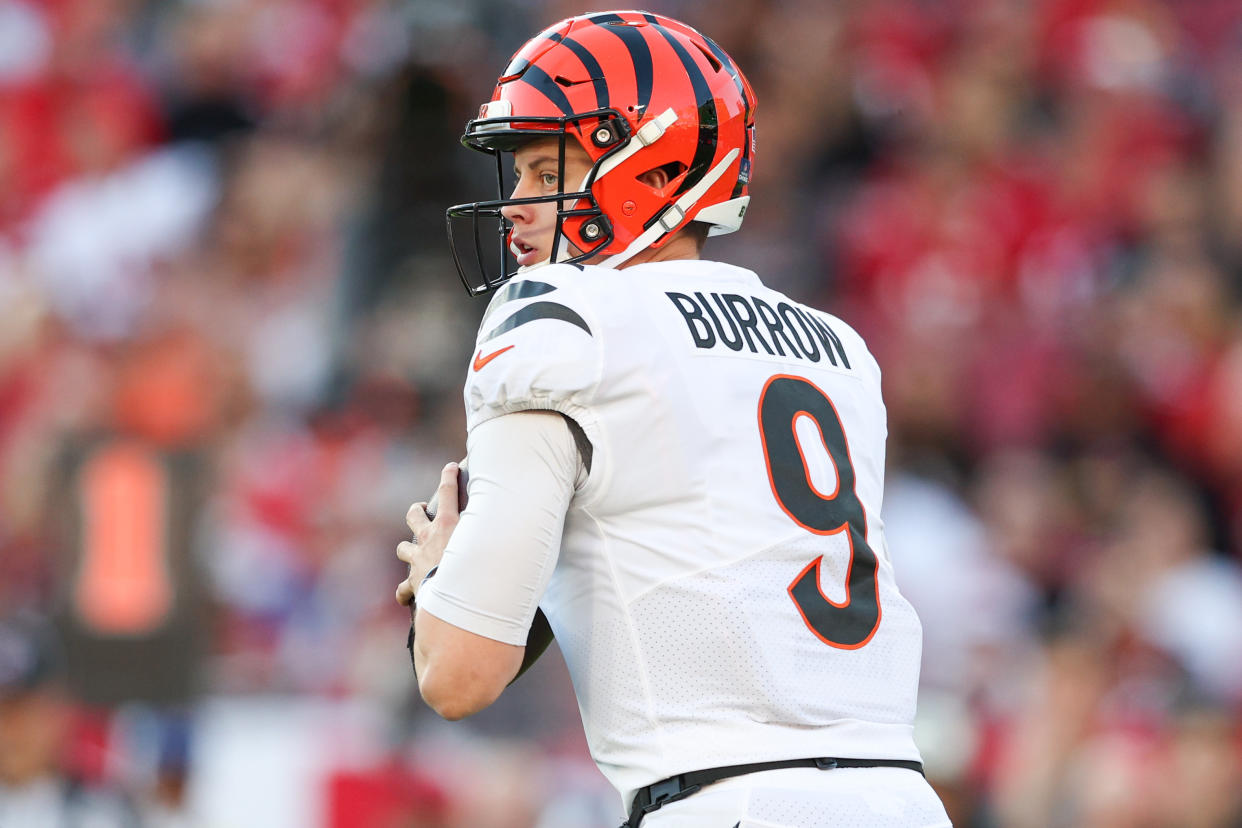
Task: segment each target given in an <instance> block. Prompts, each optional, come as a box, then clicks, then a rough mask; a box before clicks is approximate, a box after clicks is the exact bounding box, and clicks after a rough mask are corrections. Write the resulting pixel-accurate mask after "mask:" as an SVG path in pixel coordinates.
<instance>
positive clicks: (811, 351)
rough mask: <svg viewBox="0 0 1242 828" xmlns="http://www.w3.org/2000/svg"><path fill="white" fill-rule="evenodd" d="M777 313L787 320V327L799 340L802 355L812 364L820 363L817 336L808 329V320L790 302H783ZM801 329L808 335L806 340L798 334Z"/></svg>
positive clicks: (777, 308) (777, 307)
mask: <svg viewBox="0 0 1242 828" xmlns="http://www.w3.org/2000/svg"><path fill="white" fill-rule="evenodd" d="M776 312H777V313H779V314H780V315H781V319H783V320H785V327H786V328H787V329H789V331H790V332H791V333H792V334H793V336H794V339H796V340H798V347H799V348H801V349H802V355H803V356H804V357H806V358H807V359H809V360H810V361H811V362H819V346H818V345H816V344H815V336H814V334H812V333H811V329H810V328H809V327H807V323H806V319H805V318H803V317H802V316H800V315H799V314H798V310H797V309H796V308H795V307H794V306H793V305H791V304H789V303H788V302H781V303H780V304H779V305H777V306H776ZM795 325H796V326H797V327H795ZM799 327H800V328H802V331H803V333H805V334H806V339H805V340H803V338H802V336H801V335H800V334H799V333H798V328H799Z"/></svg>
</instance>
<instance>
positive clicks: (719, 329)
mask: <svg viewBox="0 0 1242 828" xmlns="http://www.w3.org/2000/svg"><path fill="white" fill-rule="evenodd" d="M694 295H695V296H697V297H698V299H699V303H700V304H701V305H702V306H703V310H705V311H707V315H708V316H710V317H711V318H712V324H713V325H715V326H716V335H717V336H719V337H720V341H721V342H722V343H724V345H725V347H726V348H728V349H729V350H730V351H740V350H742V334H741V332H740V331H739V330H738V329H737V323H735V322H734V321H733V317H732V316H730V315H729V310H728V309H727V308H726V307H725V306H724V302H722V301H721V300H720V294H719V293H713V294H712V298H713V299H715V300H716V306H717V307H718V308H720V315H721V316H723V317H724V318H725V319H727V320H728V321H729V330H730V331H731V332H732V333H733V338H732V339H730V338H729V337H727V336H725V332H724V326H722V325H721V324H720V320H719V319H718V318H717V317H716V312H715V311H714V310H712V306H711V303H710V302H708V301H707V297H705V296H704V295H703V294H702V293H696V294H694Z"/></svg>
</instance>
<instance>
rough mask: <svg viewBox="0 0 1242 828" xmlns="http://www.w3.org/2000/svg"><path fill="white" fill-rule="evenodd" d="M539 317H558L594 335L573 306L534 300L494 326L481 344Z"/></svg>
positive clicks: (481, 340) (588, 334) (480, 341)
mask: <svg viewBox="0 0 1242 828" xmlns="http://www.w3.org/2000/svg"><path fill="white" fill-rule="evenodd" d="M537 319H557V320H560V321H561V322H568V323H569V324H571V325H577V326H578V327H579V328H582V330H584V331H586V332H587V336H593V334H592V333H591V327H590V326H589V325H588V324H587V323H586V320H585V319H583V318H582V317H581V316H579V315H578V314H577V312H575V311H574V310H573V309H572V308H568V307H566V306H565V305H562V304H561V303H560V302H532V303H531V304H529V305H527V306H526V307H524V308H522V309H520V310H519V311H518V312H517V313H515V314H513V316H510V317H509V318H508V319H506V320H505V321H504V322H502V323H500V325H498V326H497V327H495V328H493V329H492V331H491V333H489V334H488V335H487V336H485V337H483V338H482V339H480V340H479V344H480V345H482V344H483V343H484V342H487V341H488V340H490V339H495V338H496V337H498V336H500V335H501V334H502V333H508V332H509V331H511V330H513V329H514V328H517V327H519V326H521V325H525V324H526V323H527V322H534V321H535V320H537Z"/></svg>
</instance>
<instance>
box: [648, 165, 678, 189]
mask: <svg viewBox="0 0 1242 828" xmlns="http://www.w3.org/2000/svg"><path fill="white" fill-rule="evenodd" d="M685 171H686V165H685V164H682V163H680V162H678V161H673V162H672V163H670V164H665V165H664V166H663V167H655V168H653V169H650V170H647V171H646V172H645V173H643V174H642V175H640V176H638V180H639V181H641V182H642V183H644V184H646V185H647V186H648V187H650V188H651V189H653V190H663V189H664V188H665V187H667V186H668V184H669V182H670V181H672V180H673V179H674V178H677V177H678V176H679V175H681V174H682V173H683V172H685Z"/></svg>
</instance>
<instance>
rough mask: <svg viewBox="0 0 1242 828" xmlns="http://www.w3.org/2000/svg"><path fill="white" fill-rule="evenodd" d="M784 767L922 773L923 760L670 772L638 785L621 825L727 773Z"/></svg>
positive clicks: (786, 762)
mask: <svg viewBox="0 0 1242 828" xmlns="http://www.w3.org/2000/svg"><path fill="white" fill-rule="evenodd" d="M783 768H819V769H820V770H832V769H833V768H905V769H906V770H912V771H917V772H919V773H923V763H922V762H915V761H913V760H909V759H832V758H827V757H821V758H818V759H783V760H781V761H778V762H752V763H751V764H749V765H726V766H725V767H723V768H708V769H707V770H701V771H692V772H690V773H683V774H679V775H677V776H670V777H669V778H668V779H661V780H660V781H659V782H655V783H653V784H651V785H648V786H647V787H645V788H639V790H638V793H637V794H635V795H634V802H633V804H631V805H630V818H629V819H628V820H626V821H625V822H624V823H623V824H622V825H621V827H620V828H638V826H639V823H641V822H642V821H643V817H645V816H646V815H647V814H649V813H651V812H652V811H656V810H659V809H660V808H662V807H664V806H665V805H667V804H668V803H670V802H676V801H677V800H679V799H685V798H686V797H688V796H690V794H692V793H695V792H697V791H698V790H700V789H701V788H702V787H703V786H704V785H710V784H711V783H713V782H719V781H720V780H721V779H728V778H729V777H730V776H742V775H744V774H747V773H759V772H760V771H769V770H781V769H783Z"/></svg>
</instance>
